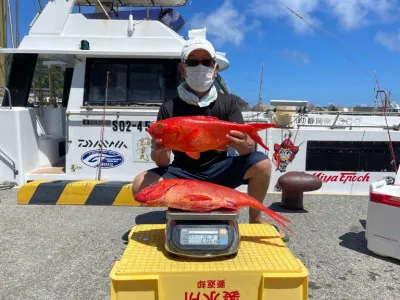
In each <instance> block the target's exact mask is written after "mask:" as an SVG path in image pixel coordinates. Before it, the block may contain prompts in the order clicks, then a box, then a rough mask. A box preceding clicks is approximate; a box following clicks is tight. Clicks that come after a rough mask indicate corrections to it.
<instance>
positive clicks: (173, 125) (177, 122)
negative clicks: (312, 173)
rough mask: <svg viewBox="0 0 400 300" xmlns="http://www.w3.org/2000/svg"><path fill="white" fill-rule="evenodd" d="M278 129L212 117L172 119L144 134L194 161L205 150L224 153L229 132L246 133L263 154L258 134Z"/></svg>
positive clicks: (151, 127)
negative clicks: (259, 146)
mask: <svg viewBox="0 0 400 300" xmlns="http://www.w3.org/2000/svg"><path fill="white" fill-rule="evenodd" d="M275 127H278V125H277V124H271V123H246V124H240V123H234V122H229V121H223V120H219V119H218V118H216V117H211V116H192V117H172V118H168V119H165V120H161V121H157V122H154V123H153V124H152V125H151V126H150V127H149V128H147V129H146V130H147V132H148V133H149V134H150V135H151V136H152V137H153V138H155V139H161V140H162V141H161V145H163V146H164V147H166V148H169V149H172V150H177V151H181V152H185V153H186V154H187V155H189V156H190V157H191V158H193V159H199V157H200V152H204V151H208V150H221V151H227V149H228V144H229V140H228V138H227V137H226V135H227V134H228V133H229V132H230V131H231V130H236V131H240V132H243V133H247V134H248V135H249V136H250V137H251V138H252V139H253V140H254V141H255V142H257V143H258V144H260V145H261V146H262V147H263V148H264V149H265V150H269V148H268V147H267V146H266V145H265V144H264V143H263V141H262V139H261V137H260V136H259V135H258V133H257V131H260V130H264V129H268V128H275Z"/></svg>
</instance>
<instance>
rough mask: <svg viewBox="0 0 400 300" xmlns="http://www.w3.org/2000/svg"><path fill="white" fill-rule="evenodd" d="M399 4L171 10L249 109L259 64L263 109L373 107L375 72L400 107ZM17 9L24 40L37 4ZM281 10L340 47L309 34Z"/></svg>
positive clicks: (387, 0)
mask: <svg viewBox="0 0 400 300" xmlns="http://www.w3.org/2000/svg"><path fill="white" fill-rule="evenodd" d="M398 2H399V1H397V0H282V1H276V0H269V1H267V0H248V1H242V0H212V1H204V0H192V1H191V2H190V4H188V5H186V6H184V7H178V8H175V9H176V10H177V11H179V12H180V13H181V14H182V16H183V18H184V19H185V21H186V24H185V26H184V28H183V29H182V30H181V32H180V34H182V35H183V36H185V37H187V31H188V29H191V28H203V27H206V28H207V38H208V39H209V40H210V41H211V42H212V43H213V44H214V45H215V48H216V50H217V51H220V52H226V57H227V58H228V59H229V61H230V64H231V65H230V68H229V69H228V70H226V71H224V72H222V73H221V75H222V76H223V77H224V78H225V80H226V82H227V83H228V86H229V87H230V89H231V91H232V92H233V93H235V94H237V95H239V96H240V97H242V98H243V99H244V100H246V101H247V102H249V103H250V104H255V103H257V101H258V93H259V84H260V75H261V64H262V63H263V64H264V76H263V85H262V102H263V103H267V104H268V103H269V101H270V100H271V99H292V100H307V101H309V103H313V104H317V105H328V104H329V103H334V104H335V105H372V104H373V101H374V96H375V93H374V80H373V78H371V77H370V76H373V72H374V71H375V72H376V75H377V78H378V80H379V83H380V85H381V86H380V87H381V88H384V89H387V90H389V91H391V93H392V99H393V100H396V101H397V102H398V103H399V104H400V85H399V74H400V6H399V3H398ZM19 3H20V5H19V6H20V16H19V18H20V36H21V39H22V37H23V36H24V35H25V34H27V32H28V26H29V23H30V22H31V21H32V19H33V17H34V15H35V13H36V11H37V9H38V4H37V1H36V0H20V2H19ZM45 3H47V2H46V1H43V0H42V4H43V5H44V4H45ZM205 3H207V5H205ZM280 3H284V4H286V5H287V6H289V7H290V8H292V9H293V10H294V11H296V12H298V13H299V14H300V15H302V16H303V17H304V18H305V19H306V20H307V21H308V22H310V23H311V24H314V25H316V26H318V27H320V28H323V29H325V30H327V31H329V32H330V33H331V34H333V35H335V36H336V37H338V38H339V39H341V40H343V41H345V42H346V43H341V42H339V41H338V40H336V39H334V38H332V37H330V36H327V35H323V34H322V33H320V32H318V31H314V30H313V29H312V27H310V26H308V25H306V24H305V23H304V22H303V21H301V20H299V19H298V18H297V17H295V16H294V15H293V14H292V13H290V12H289V11H288V10H287V9H285V8H284V7H283V6H282V5H281V4H280ZM332 43H333V45H334V46H333V45H332ZM335 47H336V48H335ZM338 49H339V50H338ZM339 51H342V52H343V53H344V54H345V55H346V56H348V57H350V59H351V60H354V61H355V62H356V63H357V64H358V66H356V65H355V64H354V63H353V62H352V61H350V60H349V59H348V58H346V57H344V56H343V55H342V54H341V53H340V52H339ZM360 68H362V69H363V70H360ZM365 72H367V73H368V74H369V75H367V74H366V73H365Z"/></svg>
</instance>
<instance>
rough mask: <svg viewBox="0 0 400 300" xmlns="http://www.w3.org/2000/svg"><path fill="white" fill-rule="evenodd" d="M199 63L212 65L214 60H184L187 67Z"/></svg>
mask: <svg viewBox="0 0 400 300" xmlns="http://www.w3.org/2000/svg"><path fill="white" fill-rule="evenodd" d="M199 64H202V65H203V66H205V67H212V66H214V64H215V60H213V59H203V60H196V59H187V60H186V61H185V65H186V66H188V67H196V66H198V65H199Z"/></svg>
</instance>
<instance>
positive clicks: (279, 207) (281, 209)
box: [269, 202, 308, 214]
mask: <svg viewBox="0 0 400 300" xmlns="http://www.w3.org/2000/svg"><path fill="white" fill-rule="evenodd" d="M269 208H270V209H272V210H273V211H275V212H283V213H289V214H306V213H308V211H307V210H306V209H300V210H297V209H296V210H294V209H287V208H284V207H283V206H282V205H281V203H280V202H274V203H272V204H271V205H270V206H269Z"/></svg>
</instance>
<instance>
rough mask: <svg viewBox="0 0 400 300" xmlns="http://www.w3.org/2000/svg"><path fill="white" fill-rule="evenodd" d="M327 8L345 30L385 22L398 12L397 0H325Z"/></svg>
mask: <svg viewBox="0 0 400 300" xmlns="http://www.w3.org/2000/svg"><path fill="white" fill-rule="evenodd" d="M327 4H328V7H329V9H331V11H332V13H333V15H334V16H335V17H336V18H337V19H338V22H339V24H340V25H341V26H342V27H343V28H344V29H347V30H352V29H357V28H359V27H362V26H365V25H368V24H371V23H373V22H376V21H379V22H386V21H391V20H393V19H394V18H395V15H396V14H397V13H398V9H397V7H396V6H397V0H327Z"/></svg>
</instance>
